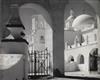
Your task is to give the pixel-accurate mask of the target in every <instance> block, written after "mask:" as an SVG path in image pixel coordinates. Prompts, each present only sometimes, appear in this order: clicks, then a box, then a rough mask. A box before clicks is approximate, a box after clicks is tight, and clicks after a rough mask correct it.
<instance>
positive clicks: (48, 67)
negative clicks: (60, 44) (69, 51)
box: [20, 3, 53, 76]
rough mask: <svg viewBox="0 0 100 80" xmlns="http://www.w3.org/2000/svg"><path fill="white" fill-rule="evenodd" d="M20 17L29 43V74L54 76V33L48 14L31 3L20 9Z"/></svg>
mask: <svg viewBox="0 0 100 80" xmlns="http://www.w3.org/2000/svg"><path fill="white" fill-rule="evenodd" d="M20 17H21V20H22V22H23V24H24V26H25V28H26V30H25V33H26V36H25V38H26V39H27V41H28V42H29V46H28V49H29V52H28V65H29V66H28V73H27V74H28V75H29V76H34V75H38V76H39V75H52V74H53V71H52V69H53V56H52V54H53V44H52V43H53V31H52V28H51V21H50V16H49V14H48V12H47V11H46V10H45V9H44V8H42V7H41V6H40V5H37V4H31V3H29V4H24V5H22V6H21V7H20Z"/></svg>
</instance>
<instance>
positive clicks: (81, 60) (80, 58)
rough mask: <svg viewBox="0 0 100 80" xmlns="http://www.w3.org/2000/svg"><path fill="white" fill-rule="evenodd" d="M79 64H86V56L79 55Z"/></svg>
mask: <svg viewBox="0 0 100 80" xmlns="http://www.w3.org/2000/svg"><path fill="white" fill-rule="evenodd" d="M77 63H78V64H84V56H83V55H81V54H80V55H78V57H77Z"/></svg>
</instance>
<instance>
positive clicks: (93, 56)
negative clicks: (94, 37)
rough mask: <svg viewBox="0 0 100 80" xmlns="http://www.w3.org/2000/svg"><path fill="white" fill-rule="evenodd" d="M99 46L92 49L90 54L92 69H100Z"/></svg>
mask: <svg viewBox="0 0 100 80" xmlns="http://www.w3.org/2000/svg"><path fill="white" fill-rule="evenodd" d="M97 59H98V48H94V49H92V50H91V51H90V54H89V69H90V71H97V70H98V62H97V61H98V60H97Z"/></svg>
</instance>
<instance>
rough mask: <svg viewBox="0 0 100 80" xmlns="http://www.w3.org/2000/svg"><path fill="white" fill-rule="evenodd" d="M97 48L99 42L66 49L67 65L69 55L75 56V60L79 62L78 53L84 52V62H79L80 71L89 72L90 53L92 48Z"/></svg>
mask: <svg viewBox="0 0 100 80" xmlns="http://www.w3.org/2000/svg"><path fill="white" fill-rule="evenodd" d="M94 48H97V43H94V44H89V45H86V46H81V47H78V48H73V49H69V50H68V49H66V50H65V65H67V64H66V62H67V61H68V57H69V56H70V55H72V56H73V57H74V61H75V62H77V57H78V55H80V54H82V55H83V56H84V64H79V65H78V66H79V69H80V71H84V72H88V71H89V53H90V52H91V50H92V49H94Z"/></svg>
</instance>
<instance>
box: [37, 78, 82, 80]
mask: <svg viewBox="0 0 100 80" xmlns="http://www.w3.org/2000/svg"><path fill="white" fill-rule="evenodd" d="M36 80H84V79H71V78H53V79H36Z"/></svg>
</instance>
